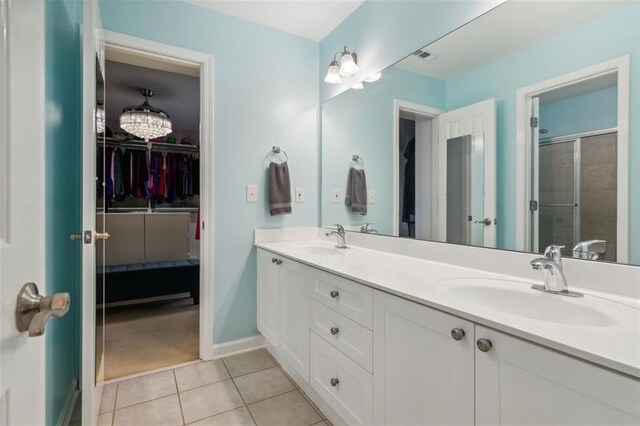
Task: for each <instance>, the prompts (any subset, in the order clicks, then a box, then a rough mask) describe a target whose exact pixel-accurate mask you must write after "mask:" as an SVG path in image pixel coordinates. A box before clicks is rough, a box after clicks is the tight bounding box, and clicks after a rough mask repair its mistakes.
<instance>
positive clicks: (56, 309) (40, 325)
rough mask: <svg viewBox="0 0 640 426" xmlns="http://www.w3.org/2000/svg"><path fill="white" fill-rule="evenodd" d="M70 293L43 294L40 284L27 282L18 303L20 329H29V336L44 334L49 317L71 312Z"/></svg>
mask: <svg viewBox="0 0 640 426" xmlns="http://www.w3.org/2000/svg"><path fill="white" fill-rule="evenodd" d="M70 303H71V298H70V296H69V293H56V294H54V295H53V296H42V295H41V294H40V293H39V292H38V286H37V285H35V284H34V283H26V284H25V285H23V286H22V289H21V290H20V293H19V294H18V301H17V304H16V326H17V327H18V331H27V330H28V331H29V336H30V337H33V336H42V335H43V334H44V326H45V324H46V323H47V321H48V320H49V318H51V317H54V318H57V317H61V316H63V315H64V314H66V313H67V312H69V305H70Z"/></svg>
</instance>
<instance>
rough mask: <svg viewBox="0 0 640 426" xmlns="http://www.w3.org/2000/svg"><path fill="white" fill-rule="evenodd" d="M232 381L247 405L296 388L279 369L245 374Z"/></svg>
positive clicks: (274, 368)
mask: <svg viewBox="0 0 640 426" xmlns="http://www.w3.org/2000/svg"><path fill="white" fill-rule="evenodd" d="M234 381H235V382H236V386H238V390H239V391H240V395H242V397H243V398H244V400H245V402H246V403H247V404H251V403H252V402H257V401H260V400H263V399H267V398H270V397H272V396H276V395H281V394H283V393H286V392H289V391H292V390H294V389H295V388H296V387H295V386H294V385H293V383H291V382H290V381H289V379H288V378H287V376H285V375H284V373H283V372H282V371H281V370H280V368H279V367H273V368H269V369H268V370H262V371H258V372H256V373H251V374H245V375H244V376H240V377H236V378H235V379H234Z"/></svg>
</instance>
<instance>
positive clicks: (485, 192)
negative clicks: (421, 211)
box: [437, 99, 496, 247]
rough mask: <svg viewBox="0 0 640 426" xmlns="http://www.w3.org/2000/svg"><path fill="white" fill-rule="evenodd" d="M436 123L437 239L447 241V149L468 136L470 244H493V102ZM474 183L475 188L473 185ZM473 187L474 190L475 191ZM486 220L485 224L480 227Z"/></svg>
mask: <svg viewBox="0 0 640 426" xmlns="http://www.w3.org/2000/svg"><path fill="white" fill-rule="evenodd" d="M437 120H438V144H437V156H438V217H437V223H438V239H439V240H440V241H447V219H448V218H447V147H448V143H449V142H451V141H452V140H456V138H460V137H464V136H469V137H470V141H471V142H470V144H469V147H470V148H469V149H470V150H471V155H470V158H471V159H472V160H471V161H469V162H468V166H469V169H468V175H469V178H470V181H471V182H472V185H471V189H470V191H469V201H468V203H469V206H470V210H469V211H468V212H464V213H466V214H465V216H470V217H471V220H469V222H470V224H469V234H470V235H469V238H468V243H469V244H476V245H483V246H485V247H495V244H496V102H495V99H488V100H486V101H482V102H478V103H476V104H473V105H468V106H465V107H463V108H459V109H456V110H453V111H448V112H445V113H443V114H440V115H439V116H438V118H437ZM473 183H475V185H473ZM474 187H475V190H474ZM485 219H488V220H487V221H486V224H485V223H483V221H485Z"/></svg>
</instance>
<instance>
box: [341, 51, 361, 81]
mask: <svg viewBox="0 0 640 426" xmlns="http://www.w3.org/2000/svg"><path fill="white" fill-rule="evenodd" d="M354 55H355V54H354ZM354 55H352V54H351V53H349V51H348V50H347V49H346V48H345V49H344V52H342V57H341V58H340V64H341V65H340V74H342V75H343V76H345V77H350V76H352V75H354V74H355V73H357V72H358V65H357V64H356V60H355V58H354Z"/></svg>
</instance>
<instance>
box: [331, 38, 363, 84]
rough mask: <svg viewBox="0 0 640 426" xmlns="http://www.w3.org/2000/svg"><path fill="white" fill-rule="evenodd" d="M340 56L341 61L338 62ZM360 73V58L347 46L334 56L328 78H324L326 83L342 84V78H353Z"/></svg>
mask: <svg viewBox="0 0 640 426" xmlns="http://www.w3.org/2000/svg"><path fill="white" fill-rule="evenodd" d="M338 55H340V61H339V62H338V59H337V56H338ZM356 72H358V56H357V55H356V54H355V52H350V51H349V49H347V46H345V47H344V50H343V51H342V52H336V54H335V55H333V61H331V63H330V64H329V69H328V70H327V76H326V77H325V78H324V81H325V82H326V83H330V84H340V83H342V76H344V77H351V76H352V75H355V73H356Z"/></svg>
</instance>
